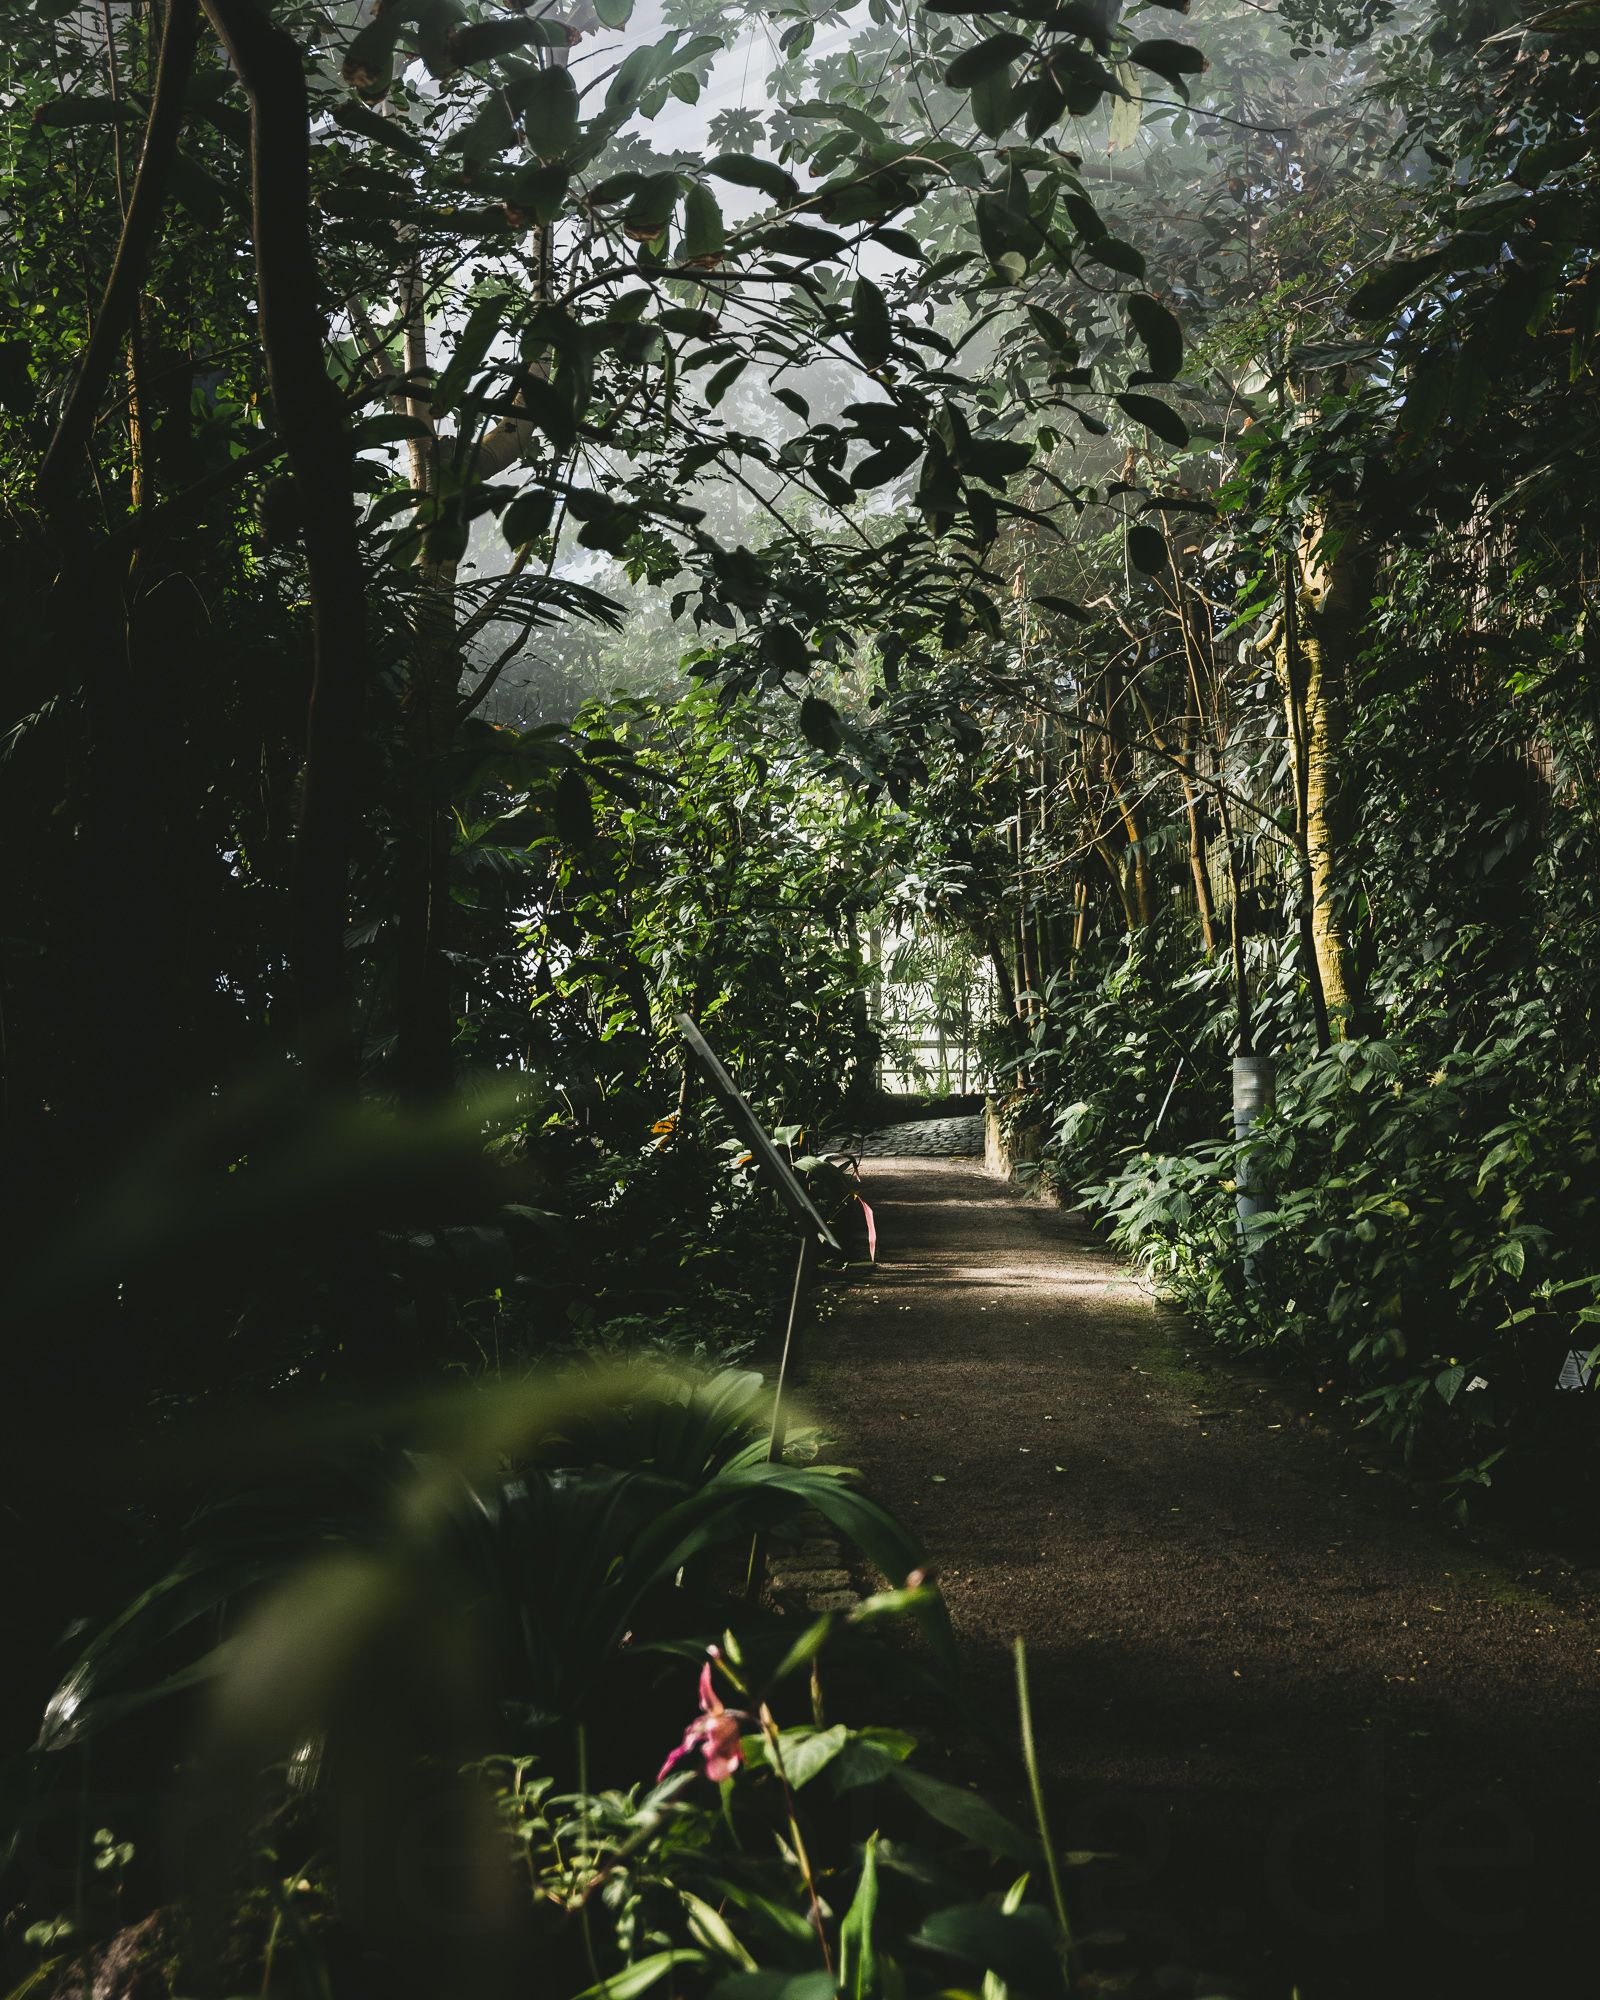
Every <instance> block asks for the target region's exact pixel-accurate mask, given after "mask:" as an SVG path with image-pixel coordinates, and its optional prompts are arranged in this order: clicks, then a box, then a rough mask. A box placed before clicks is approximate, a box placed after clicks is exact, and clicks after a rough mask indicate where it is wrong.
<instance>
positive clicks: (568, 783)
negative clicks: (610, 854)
mask: <svg viewBox="0 0 1600 2000" xmlns="http://www.w3.org/2000/svg"><path fill="white" fill-rule="evenodd" d="M555 815H556V831H557V833H559V834H560V836H561V838H562V839H563V840H564V841H565V842H566V844H567V845H568V846H569V847H587V846H588V845H589V843H590V842H591V841H592V840H593V839H594V801H593V800H592V799H591V798H590V796H589V786H588V783H587V781H586V780H585V778H584V775H583V773H582V772H581V771H575V770H573V769H572V767H571V766H570V765H569V766H568V767H567V769H566V770H564V771H563V772H562V773H561V776H560V777H559V778H557V780H556V791H555Z"/></svg>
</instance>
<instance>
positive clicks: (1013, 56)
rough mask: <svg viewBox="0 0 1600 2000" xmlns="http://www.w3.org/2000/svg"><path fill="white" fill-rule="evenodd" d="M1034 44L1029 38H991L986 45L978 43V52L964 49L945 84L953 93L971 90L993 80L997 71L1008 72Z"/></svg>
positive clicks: (950, 70)
mask: <svg viewBox="0 0 1600 2000" xmlns="http://www.w3.org/2000/svg"><path fill="white" fill-rule="evenodd" d="M1032 46H1033V44H1032V43H1031V42H1030V41H1029V40H1028V38H1027V36H1026V35H1017V34H1012V33H1010V32H1009V31H1008V32H1006V33H1004V34H999V35H991V36H990V37H989V38H988V40H987V41H983V42H979V43H978V44H977V46H976V47H975V48H970V49H963V50H962V52H961V54H960V55H958V56H957V57H956V59H955V61H954V62H952V63H951V64H950V65H949V67H948V68H947V69H946V70H945V73H944V80H945V82H946V83H947V84H949V86H950V88H951V89H952V90H970V89H971V88H972V86H973V85H974V84H975V83H981V82H982V81H983V79H984V78H985V77H989V76H993V75H994V74H995V72H996V71H997V70H1002V69H1008V68H1009V67H1010V66H1011V64H1012V63H1014V62H1015V61H1016V60H1017V58H1018V57H1019V56H1025V55H1026V54H1027V53H1028V51H1029V49H1030V48H1031V47H1032Z"/></svg>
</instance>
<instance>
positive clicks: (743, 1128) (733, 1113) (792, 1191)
mask: <svg viewBox="0 0 1600 2000" xmlns="http://www.w3.org/2000/svg"><path fill="white" fill-rule="evenodd" d="M678 1026H679V1028H680V1029H681V1030H682V1033H683V1039H684V1040H685V1041H686V1042H687V1043H688V1044H689V1047H690V1048H691V1049H692V1050H693V1052H694V1056H695V1060H696V1061H697V1062H698V1063H699V1065H700V1067H701V1069H702V1070H703V1071H704V1073H705V1078H706V1081H707V1083H709V1084H710V1086H711V1088H712V1091H713V1092H714V1093H715V1095H716V1097H717V1100H718V1102H719V1103H720V1104H721V1106H722V1108H723V1110H724V1111H726V1112H727V1114H728V1120H729V1122H730V1124H731V1125H732V1126H733V1129H734V1131H735V1132H737V1133H738V1135H739V1137H740V1138H741V1139H742V1140H743V1141H744V1142H745V1144H746V1145H747V1146H748V1147H749V1148H750V1150H751V1152H752V1153H754V1155H755V1157H756V1161H757V1163H758V1164H759V1165H760V1167H761V1169H762V1171H763V1172H764V1173H765V1174H766V1176H767V1178H768V1180H769V1181H771V1183H772V1185H773V1187H774V1188H776V1190H777V1192H778V1198H779V1200H780V1201H782V1203H783V1205H784V1207H785V1208H787V1209H788V1211H789V1213H790V1214H791V1215H792V1216H793V1217H794V1219H795V1221H796V1222H798V1223H799V1225H800V1227H801V1228H802V1229H804V1230H806V1231H807V1232H808V1233H810V1234H813V1235H815V1236H817V1237H818V1238H819V1239H820V1240H821V1241H822V1242H823V1243H825V1244H826V1245H827V1247H828V1248H829V1249H830V1250H834V1251H837V1252H838V1253H839V1254H840V1255H841V1256H842V1255H843V1254H844V1250H843V1245H842V1244H841V1243H840V1241H839V1239H838V1237H837V1236H835V1235H834V1233H833V1231H832V1230H831V1229H830V1228H829V1227H828V1224H827V1223H826V1222H825V1221H824V1220H823V1218H822V1216H821V1214H820V1213H819V1211H818V1209H817V1205H816V1203H815V1202H814V1201H813V1200H812V1199H811V1197H810V1195H808V1194H807V1193H806V1191H805V1189H804V1188H803V1187H802V1186H801V1185H800V1181H799V1178H798V1176H797V1175H796V1173H795V1170H794V1168H793V1167H791V1166H790V1164H789V1162H788V1161H787V1160H786V1159H785V1158H784V1157H783V1155H782V1153H780V1152H779V1151H778V1149H777V1147H776V1146H775V1145H774V1144H773V1143H772V1141H771V1139H770V1138H768V1136H767V1133H766V1131H765V1129H764V1128H763V1126H762V1123H761V1121H760V1119H759V1118H757V1116H756V1114H755V1113H754V1112H753V1111H752V1110H751V1109H750V1106H749V1104H748V1103H747V1102H746V1101H745V1097H744V1093H743V1092H742V1091H741V1090H740V1088H739V1086H738V1085H737V1084H736V1083H735V1082H734V1080H733V1078H732V1077H731V1076H729V1074H728V1072H727V1071H726V1070H725V1069H724V1068H723V1066H722V1063H721V1060H720V1058H719V1057H718V1055H717V1053H716V1051H715V1050H714V1049H713V1048H712V1046H711V1044H710V1043H709V1042H708V1041H707V1040H706V1038H705V1036H704V1035H702V1034H701V1032H700V1030H699V1029H698V1028H697V1027H696V1026H695V1024H694V1021H693V1020H692V1019H691V1017H690V1016H689V1015H687V1014H680V1015H679V1016H678Z"/></svg>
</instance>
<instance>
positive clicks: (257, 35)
mask: <svg viewBox="0 0 1600 2000" xmlns="http://www.w3.org/2000/svg"><path fill="white" fill-rule="evenodd" d="M177 4H178V0H174V5H177ZM204 5H205V10H206V14H207V16H208V17H209V19H210V20H211V23H212V25H213V26H214V27H215V29H216V31H217V34H218V36H219V38H220V39H221V41H222V44H223V46H224V48H225V49H226V50H227V52H228V56H229V59H230V61H231V62H232V64H233V66H234V68H235V70H236V71H237V72H238V75H239V79H240V81H241V82H242V83H243V85H244V87H245V90H246V92H247V94H248V95H249V98H250V185H251V232H252V234H253V236H254V238H255V256H256V287H257V298H258V302H259V311H260V319H261V344H262V348H263V350H264V352H265V355H266V363H267V381H268V385H269V387H270V390H271V394H272V406H273V412H274V415H275V417H276V420H277V425H278V429H279V430H280V432H281V433H282V436H283V440H284V445H285V447H286V449H287V452H288V457H289V463H290V466H291V467H292V469H293V472H294V479H295V485H296V487H297V488H298V491H299V499H300V508H301V514H302V518H303V520H304V522H305V547H306V567H307V570H308V572H309V584H310V597H311V621H312V635H313V636H312V649H313V670H312V684H311V702H310V707H309V710H308V713H307V718H306V754H305V766H304V775H303V780H302V786H301V803H300V827H299V837H298V839H297V841H296V843H295V862H294V880H293V937H294V944H293V953H294V977H295V995H296V1000H297V1002H298V1011H299V1029H300V1041H301V1049H302V1053H303V1055H304V1058H305V1061H306V1064H307V1066H308V1068H309V1069H310V1070H311V1071H312V1072H313V1073H315V1074H317V1075H319V1076H320V1077H321V1078H323V1080H325V1081H327V1082H331V1083H335V1084H338V1085H344V1086H348V1085H351V1084H353V1083H354V1081H355V1075H356V1065H357V1058H356V1050H355V1046H354V1041H353V1037H352V1034H351V1026H350V1019H349V989H348V981H347V977H346V972H345V927H346V918H347V908H348V896H349V877H350V854H351V841H352V835H353V830H354V826H355V823H356V808H355V801H356V787H357V782H358V772H357V766H358V762H359V753H360V742H361V702H362V694H363V691H364V684H365V679H366V588H365V580H364V577H363V574H362V568H361V548H360V542H359V540H358V537H357V533H356V515H355V495H354V489H353V485H352V450H351V443H350V436H349V432H348V429H347V426H346V423H345V411H344V402H343V398H342V397H341V396H340V394H339V392H338V390H337V389H336V388H335V386H334V384H333V382H332V380H331V379H330V378H329V375H328V370H327V362H326V329H325V325H324V320H323V300H322V294H321V283H320V279H319V275H318V271H317V263H316V257H315V254H314V252H313V250H312V245H311V227H310V216H311V179H310V162H311V141H310V113H309V104H308V99H307V94H306V80H305V71H304V68H303V66H302V63H301V58H300V48H299V45H298V43H297V42H296V41H295V40H294V38H293V37H292V36H291V35H289V34H287V33H285V32H284V31H283V30H282V29H281V28H277V27H274V26H273V24H272V23H271V21H270V20H269V19H268V17H267V16H266V14H264V13H263V12H262V11H261V9H260V8H259V7H258V6H257V5H256V4H255V0H204ZM164 53H165V51H164V50H163V54H164Z"/></svg>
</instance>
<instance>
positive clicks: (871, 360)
mask: <svg viewBox="0 0 1600 2000" xmlns="http://www.w3.org/2000/svg"><path fill="white" fill-rule="evenodd" d="M850 345H851V346H852V347H853V348H854V349H855V351H856V353H857V354H858V355H859V356H860V357H861V362H862V365H863V366H864V367H867V368H881V367H882V366H883V364H884V363H885V362H886V361H887V360H888V359H889V356H890V354H891V353H892V352H893V348H894V330H893V326H892V323H891V321H890V318H889V306H888V301H887V300H886V299H885V298H884V296H883V293H882V292H880V291H879V289H878V287H877V286H876V285H875V284H874V283H873V282H872V280H871V279H870V278H857V280H856V289H855V294H854V297H853V299H852V301H851V307H850Z"/></svg>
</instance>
